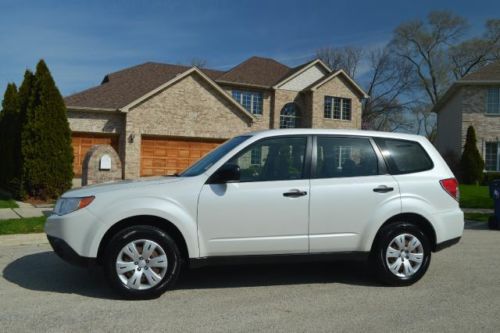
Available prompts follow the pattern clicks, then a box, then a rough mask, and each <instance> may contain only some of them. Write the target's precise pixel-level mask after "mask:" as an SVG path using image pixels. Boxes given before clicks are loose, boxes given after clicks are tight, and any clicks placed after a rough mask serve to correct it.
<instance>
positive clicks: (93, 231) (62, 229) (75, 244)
mask: <svg viewBox="0 0 500 333" xmlns="http://www.w3.org/2000/svg"><path fill="white" fill-rule="evenodd" d="M100 227H101V222H100V220H99V218H97V217H96V216H95V215H94V214H92V213H91V212H90V211H89V210H88V209H86V208H83V209H80V210H77V211H76V212H73V213H70V214H67V215H63V216H58V215H55V214H53V215H51V216H49V218H48V219H47V221H46V222H45V233H46V234H47V236H48V237H51V238H55V239H59V240H61V241H63V242H64V243H65V244H66V245H67V246H68V247H69V248H70V249H71V250H72V251H73V252H75V253H76V254H77V255H78V256H79V257H88V258H95V257H97V249H98V247H99V240H100V239H99V237H98V235H97V233H98V232H99V230H100ZM49 240H50V238H49ZM58 243H60V242H58Z"/></svg>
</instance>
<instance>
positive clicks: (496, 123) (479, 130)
mask: <svg viewBox="0 0 500 333" xmlns="http://www.w3.org/2000/svg"><path fill="white" fill-rule="evenodd" d="M487 92H488V87H487V86H486V87H485V86H470V87H465V88H464V89H463V98H462V135H461V147H463V146H464V145H465V138H466V136H467V128H468V127H469V126H470V125H472V126H474V129H475V130H476V138H477V146H478V147H477V148H478V149H479V151H480V152H481V154H482V155H483V156H484V151H485V143H486V142H495V141H498V140H499V139H500V117H499V116H498V115H488V114H486V99H487Z"/></svg>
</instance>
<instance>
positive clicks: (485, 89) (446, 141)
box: [433, 62, 500, 171]
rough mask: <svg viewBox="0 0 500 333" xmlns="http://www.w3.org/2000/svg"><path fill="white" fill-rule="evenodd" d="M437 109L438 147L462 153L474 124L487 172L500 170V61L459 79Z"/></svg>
mask: <svg viewBox="0 0 500 333" xmlns="http://www.w3.org/2000/svg"><path fill="white" fill-rule="evenodd" d="M433 111H434V112H436V113H437V138H436V146H437V148H438V150H439V151H440V152H441V154H442V155H443V156H445V157H446V156H450V154H453V155H454V156H455V158H457V157H458V158H459V157H460V156H461V154H462V150H463V147H464V144H465V137H466V135H467V128H468V127H469V126H470V125H472V126H473V127H474V129H475V130H476V137H477V148H478V149H479V152H480V153H481V155H482V157H483V159H484V160H485V169H486V171H500V143H499V139H500V62H495V63H492V64H490V65H488V66H485V67H483V68H481V69H480V70H478V71H476V72H474V73H471V74H469V75H466V76H465V77H463V78H462V79H460V80H458V81H457V82H455V83H454V84H453V85H452V86H451V87H450V88H449V89H448V91H447V92H446V93H445V94H444V95H443V97H442V98H441V100H440V102H439V103H438V104H437V105H436V106H435V107H434V108H433Z"/></svg>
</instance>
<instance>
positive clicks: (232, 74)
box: [216, 57, 290, 87]
mask: <svg viewBox="0 0 500 333" xmlns="http://www.w3.org/2000/svg"><path fill="white" fill-rule="evenodd" d="M289 72H290V67H288V66H285V65H283V64H282V63H279V62H277V61H276V60H274V59H270V58H261V57H251V58H249V59H247V60H245V61H244V62H242V63H241V64H239V65H237V66H236V67H234V68H232V69H231V70H229V71H228V72H226V73H224V74H223V75H221V76H219V77H218V78H217V79H216V81H217V82H220V83H236V84H245V85H254V86H260V87H272V86H273V85H274V84H276V83H277V82H278V81H279V80H281V79H282V78H283V77H284V76H286V75H288V73H289Z"/></svg>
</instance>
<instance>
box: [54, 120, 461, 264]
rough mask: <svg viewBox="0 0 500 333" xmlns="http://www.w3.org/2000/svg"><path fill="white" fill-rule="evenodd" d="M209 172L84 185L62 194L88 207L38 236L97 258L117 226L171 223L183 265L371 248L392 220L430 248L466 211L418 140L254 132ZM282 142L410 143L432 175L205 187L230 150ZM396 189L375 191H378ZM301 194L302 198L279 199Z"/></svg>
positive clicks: (452, 234) (445, 171) (442, 167)
mask: <svg viewBox="0 0 500 333" xmlns="http://www.w3.org/2000/svg"><path fill="white" fill-rule="evenodd" d="M248 135H249V136H251V137H250V138H249V139H248V140H246V141H244V142H243V143H241V144H240V145H239V146H237V147H235V148H234V149H232V150H231V151H230V152H229V153H227V154H226V155H225V156H223V157H222V158H221V159H219V160H218V161H217V162H216V163H214V164H213V165H212V166H211V167H210V168H208V169H207V170H206V172H204V173H202V174H200V175H198V176H194V177H157V178H153V179H143V180H138V181H123V182H118V183H111V184H101V185H93V186H87V187H83V188H80V189H75V190H71V191H68V192H66V193H65V194H64V195H63V196H62V197H63V198H70V197H85V196H95V199H94V201H93V202H92V203H91V204H90V205H89V206H87V207H85V208H82V209H80V210H77V211H75V212H72V213H69V214H67V215H62V216H59V215H56V214H53V215H51V216H50V217H49V218H48V220H47V223H46V226H45V231H46V233H47V234H48V235H49V236H52V237H56V238H60V239H62V240H64V241H65V242H66V243H67V244H68V245H69V246H70V247H71V248H72V249H73V250H74V251H75V252H76V253H77V254H78V255H80V256H82V257H88V258H96V256H97V255H98V249H99V245H100V243H101V241H102V239H103V237H104V235H105V234H106V232H107V231H108V230H109V229H110V228H111V227H112V226H113V225H115V224H117V223H119V222H120V221H122V220H124V219H126V218H129V217H134V216H141V215H150V216H156V217H158V218H161V219H164V220H166V221H169V222H170V223H172V224H173V225H174V226H175V227H176V228H177V229H178V230H179V231H180V233H181V234H182V236H183V238H184V240H185V243H186V246H187V250H188V254H189V257H190V258H200V257H209V256H220V255H224V256H229V255H247V254H288V253H315V252H344V251H364V252H366V251H369V250H370V249H371V246H372V243H373V240H374V238H375V236H376V233H377V231H378V230H379V228H380V227H381V226H382V225H383V224H384V222H386V221H387V220H388V219H390V218H391V217H393V216H395V215H397V214H399V213H414V214H418V215H420V216H423V217H424V218H426V219H427V220H428V221H429V222H430V223H431V225H432V227H433V229H434V230H435V233H436V239H437V242H438V243H440V242H444V241H446V240H450V239H453V238H457V237H460V236H461V235H462V232H463V226H464V224H463V213H462V211H461V210H460V208H459V206H458V202H457V201H456V200H455V199H453V198H452V197H451V196H450V195H449V194H448V193H446V192H445V191H444V190H443V188H441V185H440V184H439V180H441V179H445V178H451V177H453V174H452V172H451V171H450V169H449V168H448V166H447V165H446V163H445V162H444V160H443V159H442V158H441V156H440V155H439V153H438V152H437V151H436V150H435V149H434V147H433V146H432V144H430V143H429V142H428V141H427V139H425V138H424V137H421V136H416V135H409V134H398V133H383V132H370V131H356V130H319V129H290V130H271V131H262V132H253V133H250V134H248ZM281 135H339V136H363V137H385V138H396V139H404V140H411V141H416V142H418V143H420V144H421V145H422V147H424V148H425V150H426V151H427V153H428V154H429V156H430V157H431V158H432V160H433V162H434V168H433V169H432V170H428V171H424V172H419V173H413V174H406V175H396V176H392V175H379V176H368V177H351V178H331V179H312V180H309V179H302V180H290V181H269V182H255V183H228V184H223V185H220V184H219V185H213V184H212V185H209V184H206V182H207V180H208V178H209V177H210V176H211V175H212V174H213V173H214V172H215V171H216V170H218V169H219V167H221V166H222V165H223V164H224V163H225V162H226V161H228V160H229V159H230V158H231V157H232V156H234V155H235V154H236V153H238V152H239V151H241V150H242V149H244V148H245V147H247V146H249V145H251V144H252V143H253V142H255V141H258V140H260V139H262V138H267V137H273V136H281ZM379 185H386V186H389V187H394V188H395V189H396V190H395V191H393V192H390V193H386V194H381V193H374V192H373V191H372V190H371V189H373V188H374V187H375V186H379ZM292 189H299V190H301V191H307V192H308V194H309V195H307V196H303V197H300V198H285V197H283V196H282V193H283V192H284V191H289V190H292Z"/></svg>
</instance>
